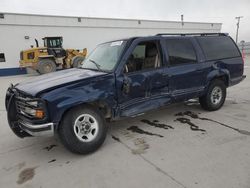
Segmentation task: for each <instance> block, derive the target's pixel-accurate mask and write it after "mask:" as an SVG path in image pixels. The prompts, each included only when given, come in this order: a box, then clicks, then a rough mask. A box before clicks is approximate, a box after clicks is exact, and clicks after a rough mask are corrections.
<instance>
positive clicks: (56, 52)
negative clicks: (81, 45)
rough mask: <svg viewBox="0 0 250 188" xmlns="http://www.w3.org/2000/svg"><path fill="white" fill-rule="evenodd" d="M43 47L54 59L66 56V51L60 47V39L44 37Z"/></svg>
mask: <svg viewBox="0 0 250 188" xmlns="http://www.w3.org/2000/svg"><path fill="white" fill-rule="evenodd" d="M43 40H44V47H47V48H48V54H49V55H53V56H54V57H56V58H61V57H65V56H66V51H65V50H64V49H63V47H62V43H63V38H62V37H44V38H43Z"/></svg>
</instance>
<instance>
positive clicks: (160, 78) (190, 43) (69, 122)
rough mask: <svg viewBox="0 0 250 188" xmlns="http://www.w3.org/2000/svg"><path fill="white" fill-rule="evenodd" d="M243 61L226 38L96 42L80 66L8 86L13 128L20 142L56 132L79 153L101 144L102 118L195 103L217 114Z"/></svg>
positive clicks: (164, 36)
mask: <svg viewBox="0 0 250 188" xmlns="http://www.w3.org/2000/svg"><path fill="white" fill-rule="evenodd" d="M243 69H244V65H243V60H242V57H241V53H240V51H239V49H238V47H237V46H236V44H235V43H234V41H233V40H232V39H231V38H230V37H229V36H228V35H227V34H224V33H210V34H206V33H202V34H158V35H156V36H150V37H133V38H129V39H122V40H117V41H111V42H107V43H103V44H100V45H99V46H97V47H96V49H95V50H93V52H92V53H90V54H89V56H88V57H87V58H86V59H85V60H84V62H83V63H82V65H81V67H79V68H74V69H70V70H64V71H58V72H56V73H50V74H47V75H42V76H38V77H37V78H35V79H32V80H31V81H27V82H23V83H19V84H16V85H15V86H13V85H11V86H10V87H9V88H8V91H7V94H6V109H7V112H8V113H7V114H8V121H9V125H10V128H11V129H12V130H13V132H14V133H15V134H16V135H17V136H19V137H26V136H37V135H51V134H52V135H53V134H55V133H57V134H58V135H59V137H60V139H61V141H62V143H63V144H64V145H65V146H66V148H68V149H69V150H71V151H72V152H76V153H89V152H92V151H94V150H96V149H97V148H98V147H100V146H101V144H102V143H103V142H104V140H105V137H106V133H107V126H106V124H105V122H106V121H107V120H109V121H112V120H118V119H120V118H123V117H133V116H137V115H140V114H143V113H145V112H146V111H150V110H154V109H157V108H159V107H162V106H165V105H168V104H170V103H174V102H179V101H185V100H188V99H191V98H199V100H200V104H201V106H202V107H203V108H204V109H206V110H210V111H213V110H218V109H219V108H220V107H221V106H222V105H223V103H224V101H225V98H226V89H227V87H229V86H232V85H235V84H237V83H239V82H240V81H242V80H243V79H244V78H245V76H244V75H243Z"/></svg>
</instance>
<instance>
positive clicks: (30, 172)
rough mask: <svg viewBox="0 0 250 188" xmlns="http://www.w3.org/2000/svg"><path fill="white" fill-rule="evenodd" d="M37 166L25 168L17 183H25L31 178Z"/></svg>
mask: <svg viewBox="0 0 250 188" xmlns="http://www.w3.org/2000/svg"><path fill="white" fill-rule="evenodd" d="M36 168H37V167H33V168H25V169H24V170H22V171H21V172H20V174H19V176H18V180H17V184H23V183H25V182H27V181H29V180H31V179H32V178H33V177H34V176H35V169H36Z"/></svg>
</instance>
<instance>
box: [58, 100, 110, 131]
mask: <svg viewBox="0 0 250 188" xmlns="http://www.w3.org/2000/svg"><path fill="white" fill-rule="evenodd" d="M81 107H90V108H94V109H96V110H99V111H100V112H101V114H102V115H103V118H104V119H110V118H112V108H111V107H110V106H109V105H108V103H107V102H105V101H102V100H96V101H87V102H80V103H75V104H74V105H71V106H70V107H68V108H65V109H64V110H63V111H62V112H61V113H59V116H58V117H57V119H58V120H59V121H58V123H57V124H56V125H57V126H56V129H58V127H59V126H60V123H61V121H62V120H63V118H64V116H65V115H66V114H67V113H68V112H70V110H73V109H75V108H81Z"/></svg>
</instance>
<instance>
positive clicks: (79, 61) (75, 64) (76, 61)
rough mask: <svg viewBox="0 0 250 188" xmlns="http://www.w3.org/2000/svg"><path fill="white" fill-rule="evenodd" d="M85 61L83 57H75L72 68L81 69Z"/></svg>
mask: <svg viewBox="0 0 250 188" xmlns="http://www.w3.org/2000/svg"><path fill="white" fill-rule="evenodd" d="M83 60H84V57H82V56H75V57H73V58H72V67H73V68H77V67H80V66H81V64H82V62H83Z"/></svg>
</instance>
